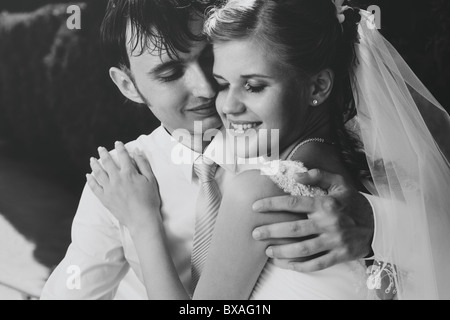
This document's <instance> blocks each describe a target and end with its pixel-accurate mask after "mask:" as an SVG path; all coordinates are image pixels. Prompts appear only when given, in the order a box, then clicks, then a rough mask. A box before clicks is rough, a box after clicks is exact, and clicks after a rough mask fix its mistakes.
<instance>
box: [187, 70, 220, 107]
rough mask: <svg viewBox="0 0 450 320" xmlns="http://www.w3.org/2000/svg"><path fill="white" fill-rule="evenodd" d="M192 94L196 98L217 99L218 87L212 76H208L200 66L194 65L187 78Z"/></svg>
mask: <svg viewBox="0 0 450 320" xmlns="http://www.w3.org/2000/svg"><path fill="white" fill-rule="evenodd" d="M187 81H188V82H189V84H188V85H189V86H190V87H191V90H192V94H193V95H194V96H195V97H196V98H205V99H214V98H215V97H216V94H217V92H216V85H215V83H214V79H213V78H212V75H210V76H209V75H207V74H206V73H205V70H204V69H203V68H202V67H201V66H200V65H194V66H192V67H191V68H190V70H189V77H187Z"/></svg>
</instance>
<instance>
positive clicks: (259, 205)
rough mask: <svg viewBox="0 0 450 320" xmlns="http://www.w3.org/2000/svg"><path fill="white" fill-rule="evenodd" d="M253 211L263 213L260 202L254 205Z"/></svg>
mask: <svg viewBox="0 0 450 320" xmlns="http://www.w3.org/2000/svg"><path fill="white" fill-rule="evenodd" d="M252 208H253V211H256V212H259V211H261V210H262V205H261V203H260V202H255V203H254V204H253V207H252Z"/></svg>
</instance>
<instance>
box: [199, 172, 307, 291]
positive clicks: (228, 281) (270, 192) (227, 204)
mask: <svg viewBox="0 0 450 320" xmlns="http://www.w3.org/2000/svg"><path fill="white" fill-rule="evenodd" d="M283 194H284V193H283V192H282V190H281V189H279V188H278V187H277V186H276V185H275V184H274V183H273V182H272V181H271V180H270V179H269V178H268V177H266V176H262V175H261V174H260V172H259V171H248V172H245V173H243V174H241V175H239V176H238V177H236V178H235V180H234V181H233V183H231V184H230V185H229V186H228V188H227V190H226V191H225V193H224V195H223V200H222V206H221V208H220V212H219V216H218V219H217V222H216V227H215V230H214V236H213V240H212V243H211V247H210V250H209V255H208V260H207V262H206V265H205V269H204V270H203V273H202V276H201V278H200V281H199V284H198V286H197V289H196V291H195V294H194V299H200V300H202V299H219V300H220V299H223V300H228V299H231V300H235V299H242V300H244V299H248V298H249V297H250V295H251V293H252V291H253V288H254V286H255V284H256V282H257V280H258V278H259V276H260V273H261V271H262V270H263V268H264V266H265V264H266V262H267V259H268V258H267V256H266V254H265V251H266V248H267V247H268V245H269V244H272V243H273V241H272V242H260V241H255V240H253V239H252V236H251V234H252V230H253V229H254V228H255V227H258V226H261V225H264V224H270V223H274V222H275V221H292V220H293V219H296V220H298V219H299V216H298V215H292V214H268V215H260V214H257V213H255V212H253V210H252V205H253V203H254V202H255V201H256V200H259V199H262V198H265V197H272V196H280V195H283Z"/></svg>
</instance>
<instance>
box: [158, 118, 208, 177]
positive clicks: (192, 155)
mask: <svg viewBox="0 0 450 320" xmlns="http://www.w3.org/2000/svg"><path fill="white" fill-rule="evenodd" d="M159 135H160V136H159V137H157V141H159V142H160V146H161V147H163V148H164V149H165V150H169V155H168V157H169V159H168V161H171V162H172V164H174V165H176V166H179V167H180V169H181V171H182V173H183V176H184V177H185V178H186V179H187V181H188V182H189V183H192V181H193V179H194V177H195V173H194V163H195V161H196V160H197V159H198V158H199V157H201V156H202V155H201V154H200V153H198V152H195V151H194V150H192V149H190V148H188V147H186V146H185V145H184V144H182V143H180V142H179V141H177V140H176V139H174V138H173V137H172V135H171V134H170V133H169V132H168V131H167V130H166V128H165V127H164V125H161V127H160V130H159Z"/></svg>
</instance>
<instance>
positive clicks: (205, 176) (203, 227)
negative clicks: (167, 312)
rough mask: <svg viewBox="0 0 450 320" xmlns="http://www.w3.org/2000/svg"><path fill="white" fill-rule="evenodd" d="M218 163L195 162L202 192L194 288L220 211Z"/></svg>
mask: <svg viewBox="0 0 450 320" xmlns="http://www.w3.org/2000/svg"><path fill="white" fill-rule="evenodd" d="M217 168H218V165H217V164H215V163H214V162H213V161H211V160H209V159H207V158H205V157H201V158H199V159H198V161H196V163H195V164H194V172H195V173H196V175H197V177H198V179H199V183H200V193H199V197H198V199H197V206H196V218H195V232H194V243H193V250H192V260H191V272H192V284H193V289H195V287H196V286H197V283H198V280H199V279H200V275H201V272H202V270H203V267H204V265H205V262H206V258H207V256H208V250H209V246H210V244H211V239H212V235H213V232H214V225H215V222H216V218H217V214H218V213H219V208H220V203H221V201H222V195H221V193H220V189H219V186H218V185H217V182H216V180H215V176H216V172H217Z"/></svg>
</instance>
